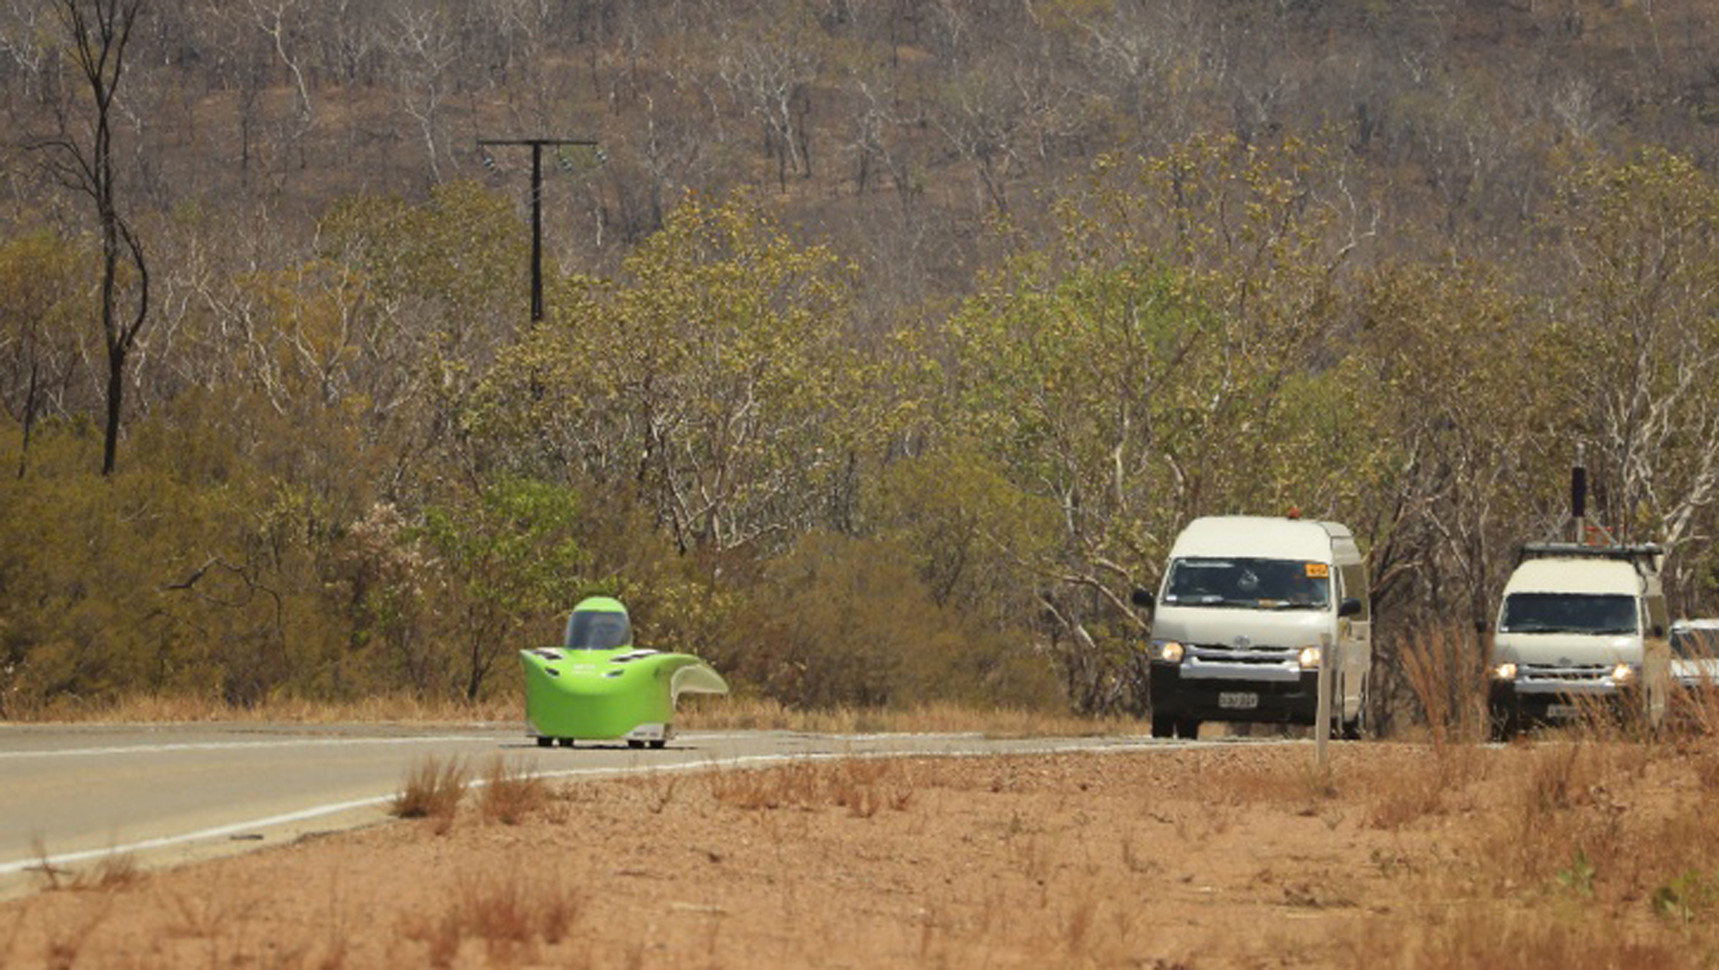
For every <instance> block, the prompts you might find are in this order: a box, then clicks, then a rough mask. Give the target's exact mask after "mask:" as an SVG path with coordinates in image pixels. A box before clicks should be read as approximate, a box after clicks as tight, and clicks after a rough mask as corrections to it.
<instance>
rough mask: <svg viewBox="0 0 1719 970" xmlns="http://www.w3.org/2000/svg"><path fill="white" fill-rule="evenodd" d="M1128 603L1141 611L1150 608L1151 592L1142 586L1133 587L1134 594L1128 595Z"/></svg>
mask: <svg viewBox="0 0 1719 970" xmlns="http://www.w3.org/2000/svg"><path fill="white" fill-rule="evenodd" d="M1128 601H1129V602H1130V603H1133V604H1134V605H1135V606H1138V607H1140V608H1141V609H1143V610H1149V609H1151V608H1152V591H1151V590H1149V589H1147V588H1146V587H1144V586H1136V587H1134V592H1132V593H1130V594H1128Z"/></svg>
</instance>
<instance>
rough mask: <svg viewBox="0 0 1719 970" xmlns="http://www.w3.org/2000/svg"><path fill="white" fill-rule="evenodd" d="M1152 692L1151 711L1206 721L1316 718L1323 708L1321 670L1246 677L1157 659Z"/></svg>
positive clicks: (1309, 720) (1288, 721)
mask: <svg viewBox="0 0 1719 970" xmlns="http://www.w3.org/2000/svg"><path fill="white" fill-rule="evenodd" d="M1147 693H1148V694H1149V695H1150V697H1151V699H1152V716H1153V717H1154V718H1159V717H1169V718H1177V719H1189V720H1201V721H1256V722H1263V723H1270V724H1312V723H1313V722H1314V720H1315V719H1316V718H1317V717H1318V714H1319V671H1317V670H1301V671H1296V672H1295V673H1294V674H1292V675H1290V676H1285V675H1284V674H1283V672H1282V671H1280V670H1275V669H1274V670H1272V676H1271V679H1269V680H1262V679H1256V678H1244V677H1222V678H1218V677H1210V676H1202V677H1184V676H1183V675H1182V667H1181V665H1180V664H1166V663H1154V664H1153V665H1152V674H1151V680H1150V682H1149V684H1148V690H1147Z"/></svg>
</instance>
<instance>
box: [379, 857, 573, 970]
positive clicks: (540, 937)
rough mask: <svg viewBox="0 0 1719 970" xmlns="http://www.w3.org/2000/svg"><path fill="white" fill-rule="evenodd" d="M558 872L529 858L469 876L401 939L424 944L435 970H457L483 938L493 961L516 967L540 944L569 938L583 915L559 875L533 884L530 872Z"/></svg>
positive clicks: (409, 926) (412, 923) (407, 928)
mask: <svg viewBox="0 0 1719 970" xmlns="http://www.w3.org/2000/svg"><path fill="white" fill-rule="evenodd" d="M544 872H551V873H552V872H553V870H552V869H547V868H546V867H543V866H533V865H528V864H526V862H525V861H524V860H515V861H514V863H513V864H511V865H507V866H504V867H502V868H501V869H499V870H497V871H493V872H485V873H481V874H470V873H468V874H465V875H463V876H462V877H461V878H460V879H459V880H458V882H457V884H456V886H455V887H453V888H452V890H451V891H450V892H449V893H447V898H448V899H449V900H450V901H449V903H448V904H447V906H446V907H445V908H444V909H443V910H442V911H441V912H440V913H437V914H435V915H434V916H430V917H427V918H418V919H413V920H409V921H408V922H407V923H406V924H405V925H404V926H402V928H401V935H402V936H404V937H406V938H407V939H410V940H415V941H418V942H421V943H424V944H425V946H426V949H427V951H428V952H427V954H426V956H427V957H428V960H429V963H430V965H431V966H434V967H449V966H452V965H453V964H454V963H455V962H456V961H457V960H458V959H459V956H460V951H461V949H462V948H463V946H464V943H465V941H466V940H480V941H482V943H483V944H484V946H485V948H486V950H487V957H488V959H489V960H490V961H491V962H499V963H502V964H504V965H512V964H515V963H517V962H519V961H520V960H521V958H522V957H523V958H525V959H527V960H528V961H529V958H530V953H531V951H532V949H533V948H534V947H535V946H536V945H537V944H539V943H543V944H549V945H554V944H556V943H559V942H561V941H562V940H564V939H566V938H567V936H568V934H569V933H570V932H571V931H572V930H573V928H574V927H575V926H576V925H577V924H578V922H579V920H580V919H581V917H582V915H583V911H584V903H583V899H582V898H581V897H580V896H579V895H578V894H577V893H575V892H573V891H571V890H569V889H568V888H567V886H566V884H565V883H564V882H563V881H562V880H561V879H559V878H558V877H556V876H554V875H549V876H547V877H546V878H544V879H543V880H542V881H539V882H531V883H528V882H527V881H526V880H527V874H528V873H544Z"/></svg>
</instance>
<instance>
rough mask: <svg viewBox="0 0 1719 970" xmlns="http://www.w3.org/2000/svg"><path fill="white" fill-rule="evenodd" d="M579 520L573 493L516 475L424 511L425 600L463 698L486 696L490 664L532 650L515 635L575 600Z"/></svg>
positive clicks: (580, 560)
mask: <svg viewBox="0 0 1719 970" xmlns="http://www.w3.org/2000/svg"><path fill="white" fill-rule="evenodd" d="M577 516H578V506H577V503H576V500H575V496H574V495H573V494H572V492H571V491H570V490H568V489H566V488H563V487H560V486H556V485H551V484H548V483H544V482H537V481H531V480H528V479H515V478H503V479H500V480H497V481H495V482H492V483H490V484H488V485H486V486H484V487H483V488H481V489H480V490H479V491H477V492H476V493H474V494H471V495H469V496H466V497H465V498H463V499H462V500H459V501H457V502H456V503H453V504H443V505H436V506H432V507H431V508H430V509H429V510H428V511H427V512H426V514H425V517H424V524H423V527H422V536H423V539H424V542H425V545H426V547H427V548H428V550H429V551H430V553H431V554H432V555H433V556H434V557H435V562H434V563H433V564H432V566H431V567H430V570H429V572H430V574H431V575H432V576H433V577H434V581H435V585H434V586H433V587H431V588H430V589H429V590H427V593H428V595H430V596H432V597H433V598H434V599H433V602H434V606H433V609H434V611H435V613H436V614H437V615H438V616H439V618H440V622H441V626H442V632H443V633H444V635H445V636H446V637H447V638H448V644H449V648H450V651H451V652H450V654H449V658H448V659H449V661H450V673H451V674H452V676H453V677H454V678H455V680H454V683H453V685H452V686H455V687H456V688H457V690H458V692H459V694H460V696H463V697H464V698H465V699H466V700H468V701H475V700H478V699H479V698H480V697H482V696H483V695H484V692H485V689H486V688H487V686H488V685H489V682H490V677H491V675H492V674H493V673H494V672H495V664H496V661H497V660H499V659H501V658H503V657H508V656H512V654H513V652H514V651H515V650H518V649H521V648H523V647H525V646H528V645H529V644H527V643H525V642H524V641H523V640H522V639H521V638H522V636H523V635H524V634H525V633H526V632H527V631H528V630H530V629H532V627H533V625H534V624H539V625H540V624H541V623H542V622H543V621H544V620H545V619H546V618H548V617H550V616H553V615H554V614H556V613H557V612H558V611H561V610H565V609H566V608H567V607H568V605H569V604H570V603H572V602H573V601H574V599H575V598H576V596H577V594H578V592H579V591H580V589H581V588H582V586H583V584H584V582H585V579H584V577H583V574H582V565H583V556H582V553H581V552H580V549H579V546H578V544H577V543H576V542H575V541H574V534H575V530H576V525H577V521H578V520H577Z"/></svg>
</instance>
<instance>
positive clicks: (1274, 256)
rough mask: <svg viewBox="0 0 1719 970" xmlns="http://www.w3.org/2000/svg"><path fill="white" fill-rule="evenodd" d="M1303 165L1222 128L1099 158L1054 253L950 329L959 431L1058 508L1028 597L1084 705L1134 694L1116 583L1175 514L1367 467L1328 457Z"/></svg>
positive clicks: (1145, 574)
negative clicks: (1050, 562) (1156, 150)
mask: <svg viewBox="0 0 1719 970" xmlns="http://www.w3.org/2000/svg"><path fill="white" fill-rule="evenodd" d="M1318 164H1319V156H1318V154H1317V153H1316V152H1311V151H1310V150H1308V149H1306V148H1304V147H1303V146H1300V145H1298V144H1295V143H1286V144H1284V145H1281V146H1278V147H1277V148H1275V149H1271V150H1266V149H1253V148H1244V147H1242V146H1240V145H1239V144H1238V143H1236V142H1234V141H1227V140H1215V141H1210V142H1195V143H1191V144H1189V145H1185V146H1182V147H1180V148H1179V149H1177V150H1175V151H1172V152H1170V153H1168V154H1166V155H1165V156H1162V157H1159V158H1154V159H1139V160H1134V161H1123V160H1120V159H1109V160H1106V161H1105V162H1104V163H1102V164H1101V165H1100V166H1098V168H1097V169H1096V170H1095V172H1094V174H1093V176H1092V178H1091V179H1090V180H1089V181H1088V182H1087V183H1086V185H1085V190H1084V191H1083V192H1080V193H1076V194H1074V195H1072V196H1071V197H1070V199H1069V200H1068V201H1067V202H1066V203H1065V204H1063V205H1062V206H1061V207H1060V209H1059V217H1060V224H1061V226H1062V246H1061V248H1060V250H1059V251H1057V252H1055V253H1052V254H1043V253H1032V252H1028V253H1026V254H1024V255H1022V256H1021V257H1019V258H1018V259H1017V260H1016V261H1015V262H1014V263H1013V264H1012V265H1011V266H1010V268H1009V270H1008V271H1007V272H1006V273H1004V274H1001V275H999V276H998V277H996V278H995V279H993V280H991V281H990V282H989V283H988V285H986V286H985V287H984V288H982V289H981V291H980V292H979V293H978V294H977V295H975V296H974V297H972V298H971V299H969V300H968V301H967V302H966V303H965V304H964V305H963V306H962V307H961V308H960V309H959V310H958V311H957V313H956V314H955V315H954V317H953V319H952V320H951V322H950V325H949V328H948V334H949V343H950V347H949V351H948V355H949V358H950V359H951V360H952V366H951V370H950V373H949V375H948V382H947V383H948V387H949V389H950V392H951V394H952V395H953V398H952V402H953V403H950V404H948V405H946V406H947V407H949V408H950V413H951V414H952V416H953V420H954V422H955V424H956V425H957V427H959V428H960V430H961V433H962V434H963V435H965V436H966V437H967V438H969V439H970V440H973V441H979V442H985V443H986V448H987V449H988V451H989V453H990V454H991V455H992V456H994V458H995V460H997V461H998V462H999V464H1000V466H1001V467H1002V468H1003V469H1005V474H1006V475H1007V476H1008V477H1009V479H1010V480H1011V481H1012V482H1013V483H1014V484H1015V485H1016V486H1017V487H1020V488H1022V489H1024V490H1025V491H1027V492H1028V493H1030V494H1033V495H1038V496H1043V497H1046V498H1048V499H1050V500H1052V501H1053V502H1054V503H1055V505H1056V508H1057V509H1058V511H1059V516H1058V517H1059V520H1060V523H1059V524H1060V528H1059V533H1060V535H1059V543H1058V546H1059V548H1058V554H1057V557H1056V559H1055V562H1054V566H1053V567H1052V568H1049V569H1046V570H1045V571H1043V572H1041V574H1040V576H1039V585H1038V590H1037V591H1038V599H1039V604H1040V607H1041V608H1042V610H1043V611H1044V613H1045V614H1046V615H1047V616H1049V617H1050V623H1051V627H1050V632H1051V636H1052V639H1053V642H1055V643H1057V644H1059V646H1058V651H1059V654H1060V656H1061V661H1062V663H1063V665H1064V667H1065V668H1066V670H1067V671H1068V678H1067V679H1068V682H1069V684H1070V689H1071V700H1072V701H1073V703H1074V704H1075V706H1076V707H1077V708H1079V709H1084V710H1102V709H1110V708H1114V707H1118V706H1132V707H1135V708H1136V709H1137V708H1138V704H1139V703H1140V699H1141V698H1142V697H1143V691H1141V690H1140V689H1139V688H1140V686H1141V685H1140V682H1139V679H1140V677H1141V676H1143V673H1144V672H1143V669H1142V668H1141V667H1140V665H1139V664H1138V662H1137V658H1136V657H1135V655H1134V654H1133V652H1132V650H1131V647H1130V644H1131V642H1132V637H1134V636H1137V635H1138V633H1139V630H1140V626H1139V620H1138V618H1137V617H1136V616H1135V615H1134V613H1133V611H1132V610H1131V609H1130V607H1129V606H1128V591H1129V588H1130V587H1131V586H1134V585H1136V584H1139V585H1150V584H1151V582H1152V579H1153V577H1154V575H1155V570H1156V569H1157V566H1158V563H1160V562H1161V561H1162V557H1163V554H1164V552H1165V551H1166V548H1167V545H1168V543H1169V541H1170V539H1171V538H1172V537H1173V536H1174V534H1175V532H1176V530H1177V529H1178V528H1179V527H1180V526H1181V525H1182V524H1183V523H1184V522H1185V521H1186V520H1187V519H1189V518H1191V517H1193V516H1195V515H1199V514H1207V513H1212V512H1258V513H1278V512H1282V511H1283V510H1285V509H1286V508H1287V507H1289V506H1290V505H1299V506H1302V507H1304V508H1307V509H1309V510H1319V511H1326V510H1329V511H1338V510H1341V509H1342V504H1341V499H1342V498H1343V497H1344V496H1352V495H1353V494H1354V491H1355V490H1354V488H1353V487H1352V486H1351V485H1348V484H1345V481H1346V477H1345V476H1346V475H1347V474H1348V473H1349V472H1350V471H1351V468H1350V467H1349V464H1350V462H1352V461H1353V462H1355V463H1365V462H1366V461H1368V460H1370V457H1371V456H1370V455H1368V454H1365V453H1363V454H1359V455H1357V454H1352V453H1348V452H1345V453H1344V454H1342V455H1341V456H1338V458H1337V462H1338V466H1339V467H1333V463H1332V460H1331V456H1330V455H1328V454H1327V453H1326V452H1325V451H1324V449H1325V448H1326V447H1327V446H1328V444H1329V440H1328V439H1329V435H1326V436H1325V437H1322V436H1321V435H1320V434H1318V433H1317V430H1318V429H1319V428H1322V427H1323V428H1326V429H1328V430H1329V429H1331V428H1334V427H1335V428H1338V429H1341V427H1342V425H1343V422H1344V421H1345V420H1347V419H1351V418H1353V417H1355V416H1356V415H1357V414H1359V413H1360V410H1359V409H1360V408H1362V407H1363V406H1364V402H1363V401H1360V400H1357V399H1355V398H1353V397H1352V396H1345V395H1342V394H1339V393H1335V392H1332V391H1330V390H1329V388H1332V387H1337V386H1340V384H1339V382H1340V380H1341V374H1340V373H1339V372H1338V371H1336V370H1334V369H1333V367H1332V363H1331V361H1332V360H1333V359H1334V358H1332V357H1331V355H1330V341H1331V338H1332V336H1333V334H1334V332H1335V327H1336V325H1337V323H1338V321H1339V315H1338V312H1337V310H1338V304H1339V301H1338V296H1337V292H1336V289H1335V284H1334V276H1335V273H1336V271H1337V269H1338V267H1339V266H1340V265H1341V263H1342V260H1343V258H1344V257H1345V255H1346V253H1347V249H1346V248H1345V247H1342V246H1339V245H1337V244H1336V243H1335V242H1333V240H1332V235H1331V233H1330V231H1329V229H1330V223H1331V221H1332V220H1331V217H1330V215H1329V214H1328V212H1327V211H1326V209H1325V208H1323V207H1322V206H1320V205H1319V203H1318V196H1317V194H1316V190H1317V185H1315V184H1314V182H1313V180H1312V179H1313V176H1312V173H1313V172H1315V171H1317V170H1318ZM1321 388H1325V390H1321ZM1339 408H1340V409H1342V412H1343V413H1342V414H1337V413H1334V409H1339ZM1310 468H1316V469H1320V470H1323V471H1324V472H1325V473H1326V474H1325V475H1323V476H1315V475H1310V474H1307V473H1306V470H1307V469H1310Z"/></svg>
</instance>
